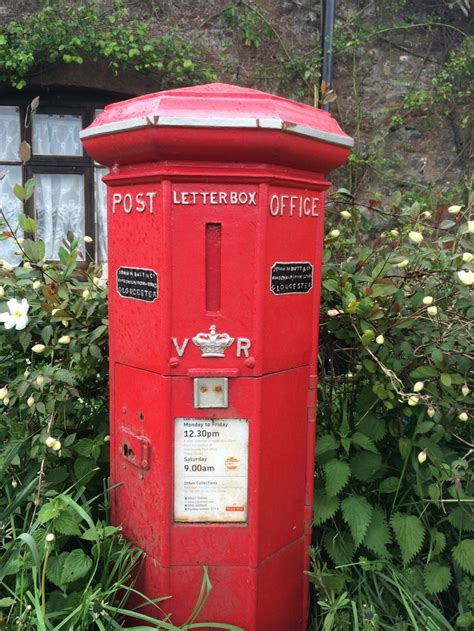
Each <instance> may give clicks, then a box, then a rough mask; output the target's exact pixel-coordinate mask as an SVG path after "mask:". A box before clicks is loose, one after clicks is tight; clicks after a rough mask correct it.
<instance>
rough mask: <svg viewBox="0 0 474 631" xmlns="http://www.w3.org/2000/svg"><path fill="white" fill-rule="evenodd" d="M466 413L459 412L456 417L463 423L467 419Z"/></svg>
mask: <svg viewBox="0 0 474 631" xmlns="http://www.w3.org/2000/svg"><path fill="white" fill-rule="evenodd" d="M468 418H469V417H468V415H467V414H466V412H461V414H459V416H458V419H459V420H460V421H462V422H463V423H465V422H466V421H467V419H468Z"/></svg>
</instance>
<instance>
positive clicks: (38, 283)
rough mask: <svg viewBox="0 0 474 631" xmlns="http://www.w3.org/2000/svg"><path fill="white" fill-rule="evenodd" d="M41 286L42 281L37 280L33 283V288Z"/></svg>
mask: <svg viewBox="0 0 474 631" xmlns="http://www.w3.org/2000/svg"><path fill="white" fill-rule="evenodd" d="M40 287H41V281H40V280H35V282H34V283H33V289H39V288H40Z"/></svg>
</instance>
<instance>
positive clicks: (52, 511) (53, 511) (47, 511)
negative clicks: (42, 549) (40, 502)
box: [38, 502, 58, 524]
mask: <svg viewBox="0 0 474 631" xmlns="http://www.w3.org/2000/svg"><path fill="white" fill-rule="evenodd" d="M57 515H58V508H57V506H55V505H54V504H53V503H52V502H48V503H47V504H44V506H42V507H41V508H40V511H39V513H38V521H39V523H40V524H46V523H47V522H48V521H51V519H54V518H55V517H56V516H57Z"/></svg>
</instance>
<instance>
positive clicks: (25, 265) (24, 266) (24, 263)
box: [23, 261, 31, 269]
mask: <svg viewBox="0 0 474 631" xmlns="http://www.w3.org/2000/svg"><path fill="white" fill-rule="evenodd" d="M23 268H24V269H31V263H30V262H29V261H23Z"/></svg>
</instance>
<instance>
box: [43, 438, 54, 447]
mask: <svg viewBox="0 0 474 631" xmlns="http://www.w3.org/2000/svg"><path fill="white" fill-rule="evenodd" d="M55 442H56V439H55V438H53V437H52V436H48V438H47V439H46V440H45V441H44V444H45V445H46V447H52V446H53V445H54V443H55Z"/></svg>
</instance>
